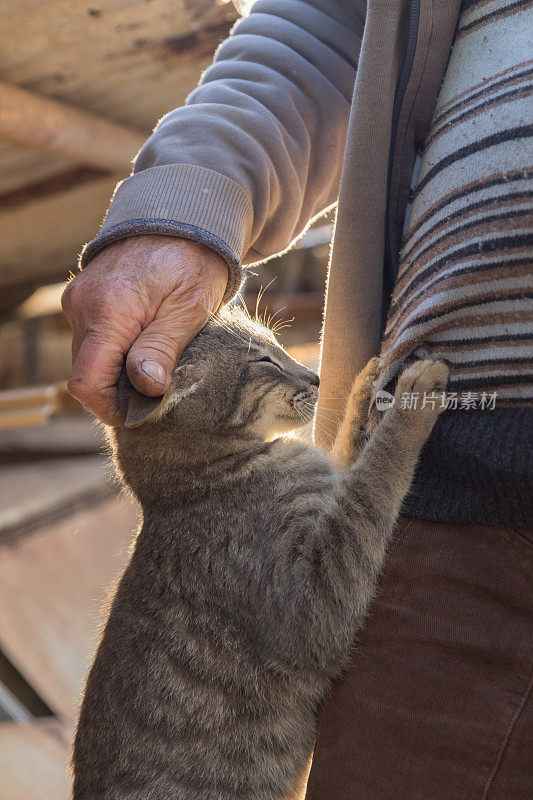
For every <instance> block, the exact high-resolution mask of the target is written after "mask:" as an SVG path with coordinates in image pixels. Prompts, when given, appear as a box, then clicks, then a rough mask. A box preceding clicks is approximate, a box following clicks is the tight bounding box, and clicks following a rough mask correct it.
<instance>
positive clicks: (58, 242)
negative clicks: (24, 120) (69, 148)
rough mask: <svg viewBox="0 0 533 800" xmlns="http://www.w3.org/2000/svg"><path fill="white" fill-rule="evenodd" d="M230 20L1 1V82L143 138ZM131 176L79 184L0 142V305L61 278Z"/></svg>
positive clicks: (150, 3) (55, 166)
mask: <svg viewBox="0 0 533 800" xmlns="http://www.w3.org/2000/svg"><path fill="white" fill-rule="evenodd" d="M235 18H236V12H235V10H234V8H233V6H232V5H231V3H228V4H225V5H220V4H217V3H216V2H215V0H102V2H92V1H91V2H90V3H89V2H81V3H74V2H72V0H45V1H44V2H43V0H37V1H36V0H6V2H5V3H4V4H3V6H2V9H1V10H0V38H1V40H2V47H1V48H0V77H1V79H2V80H3V81H6V82H9V83H11V84H13V85H16V86H20V87H22V88H25V89H28V90H30V91H32V92H36V93H38V94H40V95H42V96H43V97H45V98H52V99H57V100H59V101H63V102H65V103H68V104H69V105H71V106H72V107H74V108H78V109H80V110H82V111H86V112H89V113H92V114H96V115H98V116H100V117H102V118H104V119H107V120H110V121H112V122H116V123H118V124H120V125H124V126H126V127H127V128H130V129H133V130H138V131H140V132H141V133H143V134H144V135H146V134H148V133H149V132H150V130H151V129H152V128H153V126H154V125H155V123H156V122H157V120H158V119H159V118H160V117H161V116H163V114H165V113H166V112H167V111H169V110H171V109H172V108H174V107H176V106H177V105H181V104H182V103H183V101H184V100H185V98H186V96H187V94H188V93H189V92H190V91H191V89H192V88H193V87H194V86H195V85H196V83H197V82H198V79H199V77H200V74H201V71H202V69H203V68H205V66H207V64H208V63H209V62H210V60H211V58H212V54H213V52H214V50H215V48H216V46H217V44H218V43H219V42H220V41H221V40H222V39H223V38H224V37H225V35H226V34H227V32H228V30H229V28H230V26H231V24H232V22H233V20H234V19H235ZM132 155H133V153H132ZM127 172H128V170H127V168H125V169H124V170H123V172H122V173H121V174H118V173H117V174H115V175H114V176H112V177H109V176H102V175H101V174H94V175H92V176H91V175H90V174H88V173H87V172H86V171H85V172H83V173H82V174H80V173H79V172H78V171H77V168H76V165H74V168H73V164H72V161H71V160H70V159H66V158H64V157H62V156H60V155H47V154H43V153H39V152H37V151H36V150H35V149H32V148H27V147H26V148H22V147H17V146H15V145H13V144H12V143H10V142H5V141H2V140H0V208H1V209H3V210H2V211H1V212H0V241H1V242H2V247H1V248H0V288H2V292H3V298H2V303H1V305H3V306H5V307H9V306H10V304H11V303H14V302H16V301H17V299H18V298H19V297H20V291H17V287H20V286H23V285H27V286H28V287H29V288H28V291H31V288H32V287H34V286H36V285H39V284H42V283H45V282H52V281H56V280H62V279H63V278H65V276H66V275H67V274H68V269H69V268H71V267H72V266H73V264H74V263H75V260H76V256H77V253H78V252H79V250H80V247H81V245H82V244H83V243H84V242H85V241H87V239H89V238H91V237H92V236H93V235H94V233H95V232H96V231H97V229H98V227H99V225H100V222H101V220H102V217H103V215H104V213H105V210H106V208H107V205H108V202H109V198H110V195H111V193H112V191H113V188H114V186H115V184H116V181H117V179H118V178H121V177H125V175H126V174H127ZM4 287H5V288H6V289H7V293H6V294H4Z"/></svg>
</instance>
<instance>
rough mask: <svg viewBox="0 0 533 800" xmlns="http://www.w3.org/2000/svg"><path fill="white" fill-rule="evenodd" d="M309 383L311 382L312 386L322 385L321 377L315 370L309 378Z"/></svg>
mask: <svg viewBox="0 0 533 800" xmlns="http://www.w3.org/2000/svg"><path fill="white" fill-rule="evenodd" d="M309 383H310V384H311V386H320V378H319V376H318V375H317V374H316V373H315V372H312V373H311V377H310V378H309Z"/></svg>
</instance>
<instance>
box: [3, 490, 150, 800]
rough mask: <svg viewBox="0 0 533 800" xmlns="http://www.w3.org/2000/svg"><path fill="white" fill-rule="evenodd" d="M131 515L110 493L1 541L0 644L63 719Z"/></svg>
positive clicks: (128, 534) (75, 698)
mask: <svg viewBox="0 0 533 800" xmlns="http://www.w3.org/2000/svg"><path fill="white" fill-rule="evenodd" d="M137 519H138V512H137V508H136V507H135V506H134V504H133V503H132V502H131V501H126V499H125V498H123V497H115V498H113V499H111V500H108V501H106V502H104V503H101V504H99V505H98V506H97V507H96V508H93V509H90V510H86V511H83V512H80V513H78V514H75V515H74V516H72V517H70V518H68V519H65V520H63V521H62V522H59V523H56V524H55V525H50V526H49V527H47V528H45V529H43V530H41V531H39V532H35V533H33V534H31V535H28V536H25V537H23V538H20V539H16V540H14V541H13V542H12V543H11V544H4V545H1V546H0V649H1V650H2V651H3V652H4V653H5V655H6V657H7V658H9V660H10V661H11V662H12V663H13V664H14V666H15V667H16V668H17V669H18V670H19V672H20V673H21V674H22V675H23V676H24V678H25V679H26V680H27V681H28V683H30V685H31V686H32V687H33V688H34V689H35V691H36V692H37V693H38V694H39V695H40V696H41V697H42V698H43V700H44V701H45V702H46V703H47V704H48V706H49V707H50V708H51V709H52V710H53V711H54V713H57V714H60V715H62V716H63V717H64V718H65V719H66V720H71V721H72V720H73V719H74V718H75V716H76V713H77V708H78V704H79V698H80V695H81V690H82V686H83V681H84V677H85V675H86V673H87V670H88V667H89V664H90V661H91V658H92V654H93V651H94V648H95V646H96V643H97V639H98V631H99V627H100V624H101V621H102V617H103V606H104V604H105V599H106V598H107V596H108V592H109V587H110V585H111V583H112V582H113V581H114V580H115V578H116V577H117V576H118V574H119V573H120V572H121V571H122V568H123V566H124V564H125V562H126V559H127V553H128V547H129V545H130V543H131V541H132V538H133V533H134V530H135V528H136V524H137ZM27 797H32V798H33V797H34V795H32V794H31V793H30V794H28V795H27ZM9 800H11V798H9Z"/></svg>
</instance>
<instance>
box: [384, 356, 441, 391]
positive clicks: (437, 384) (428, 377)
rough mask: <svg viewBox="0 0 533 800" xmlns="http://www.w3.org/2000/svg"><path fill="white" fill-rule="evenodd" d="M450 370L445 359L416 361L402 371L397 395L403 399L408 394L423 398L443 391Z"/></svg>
mask: <svg viewBox="0 0 533 800" xmlns="http://www.w3.org/2000/svg"><path fill="white" fill-rule="evenodd" d="M449 375H450V370H449V368H448V365H447V364H445V363H444V361H430V360H429V359H428V360H426V361H415V363H414V364H412V365H411V366H410V367H408V368H407V369H406V370H405V372H402V374H401V375H400V377H399V379H398V385H397V387H396V397H397V399H398V400H401V399H402V398H404V397H405V396H406V395H413V396H417V397H420V398H422V397H423V396H424V395H429V394H431V393H432V392H443V391H444V390H445V389H446V386H447V384H448V378H449Z"/></svg>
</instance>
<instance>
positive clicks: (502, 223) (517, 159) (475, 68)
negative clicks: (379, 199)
mask: <svg viewBox="0 0 533 800" xmlns="http://www.w3.org/2000/svg"><path fill="white" fill-rule="evenodd" d="M532 6H533V4H532V3H531V2H529V1H526V0H520V2H516V0H489V1H488V2H487V0H479V1H478V2H466V0H465V2H463V4H462V8H461V15H460V19H459V23H458V28H457V32H456V37H455V41H454V47H453V51H452V54H451V57H450V62H449V65H448V69H447V72H446V77H445V80H444V83H443V85H442V87H441V92H440V95H439V100H438V103H437V107H436V109H435V114H434V118H433V123H432V125H431V129H430V131H429V133H428V136H427V139H426V142H425V146H424V150H423V154H422V159H421V163H420V165H419V166H420V168H419V170H418V171H417V174H416V177H415V175H414V176H413V177H414V187H413V198H412V203H411V205H410V209H409V219H408V221H407V225H406V231H405V236H404V243H403V247H402V251H401V254H400V264H399V268H398V275H397V281H396V286H395V289H394V292H393V295H392V298H391V305H390V310H389V315H388V320H387V326H386V329H385V334H384V339H383V349H382V364H383V373H382V379H381V383H382V384H384V383H386V382H387V380H388V379H390V378H391V377H393V376H394V375H395V374H396V373H397V372H398V370H399V369H400V367H401V365H402V364H403V363H404V362H405V361H406V360H407V359H409V358H410V357H411V356H416V357H430V358H444V359H446V360H447V361H448V362H449V364H450V369H451V379H450V386H449V390H450V391H458V392H460V391H475V392H495V391H496V392H497V402H498V405H499V406H504V407H507V406H521V405H524V404H530V403H532V402H533V368H532V364H533V278H532V273H533V269H532V268H533V191H532V189H533V112H532V103H531V93H532V90H533V59H532V56H533V53H532V52H531V44H530V41H529V40H530V30H531V28H532V26H533V13H532Z"/></svg>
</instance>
